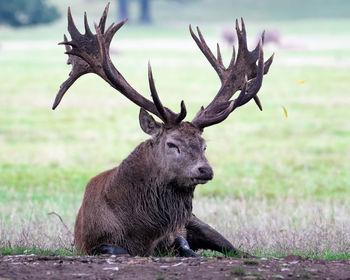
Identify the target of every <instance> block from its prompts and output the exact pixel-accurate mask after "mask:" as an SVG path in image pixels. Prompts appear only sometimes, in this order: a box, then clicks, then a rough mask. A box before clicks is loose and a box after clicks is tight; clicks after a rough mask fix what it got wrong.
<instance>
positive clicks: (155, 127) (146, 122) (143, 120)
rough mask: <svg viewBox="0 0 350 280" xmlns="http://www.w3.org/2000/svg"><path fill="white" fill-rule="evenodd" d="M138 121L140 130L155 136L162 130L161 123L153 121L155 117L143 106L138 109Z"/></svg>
mask: <svg viewBox="0 0 350 280" xmlns="http://www.w3.org/2000/svg"><path fill="white" fill-rule="evenodd" d="M139 121H140V126H141V128H142V130H143V131H144V132H146V133H147V134H149V135H151V136H156V135H157V134H159V133H160V132H161V131H162V125H161V124H160V123H159V122H157V121H155V119H154V118H153V117H152V116H151V115H150V114H149V113H148V112H147V111H146V110H145V109H143V108H141V109H140V114H139Z"/></svg>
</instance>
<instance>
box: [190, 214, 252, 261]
mask: <svg viewBox="0 0 350 280" xmlns="http://www.w3.org/2000/svg"><path fill="white" fill-rule="evenodd" d="M186 231H187V241H188V243H189V245H190V247H191V248H192V249H193V250H198V249H209V250H214V251H218V252H221V253H224V254H227V253H231V254H233V255H237V256H243V257H249V254H247V253H244V252H241V251H239V250H237V249H236V248H235V247H234V246H233V245H232V244H231V243H230V242H229V241H228V240H227V239H226V238H225V237H223V236H222V235H221V234H220V233H219V232H217V231H216V230H215V229H213V228H212V227H211V226H209V225H208V224H206V223H204V222H202V221H201V220H199V219H198V218H197V217H196V216H195V215H192V218H191V219H190V220H189V221H188V223H187V225H186Z"/></svg>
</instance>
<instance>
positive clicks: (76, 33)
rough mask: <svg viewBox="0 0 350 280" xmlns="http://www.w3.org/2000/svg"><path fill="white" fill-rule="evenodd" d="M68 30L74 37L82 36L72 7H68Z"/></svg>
mask: <svg viewBox="0 0 350 280" xmlns="http://www.w3.org/2000/svg"><path fill="white" fill-rule="evenodd" d="M68 32H69V33H70V35H71V36H72V38H75V37H79V36H81V33H80V32H79V30H78V28H77V27H76V26H75V23H74V20H73V17H72V13H71V10H70V7H68Z"/></svg>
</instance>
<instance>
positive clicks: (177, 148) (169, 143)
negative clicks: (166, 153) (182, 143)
mask: <svg viewBox="0 0 350 280" xmlns="http://www.w3.org/2000/svg"><path fill="white" fill-rule="evenodd" d="M166 144H167V146H168V148H169V149H176V151H177V152H178V153H180V149H179V147H178V146H176V145H175V144H174V143H171V142H168V143H166Z"/></svg>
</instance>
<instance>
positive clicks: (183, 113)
mask: <svg viewBox="0 0 350 280" xmlns="http://www.w3.org/2000/svg"><path fill="white" fill-rule="evenodd" d="M180 107H181V111H180V113H179V114H178V115H177V117H176V120H175V122H176V123H180V122H182V120H183V119H184V118H186V115H187V110H186V106H185V102H184V101H183V100H182V101H181V105H180Z"/></svg>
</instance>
